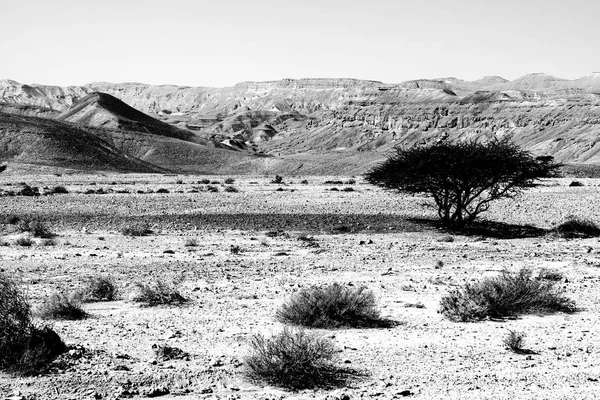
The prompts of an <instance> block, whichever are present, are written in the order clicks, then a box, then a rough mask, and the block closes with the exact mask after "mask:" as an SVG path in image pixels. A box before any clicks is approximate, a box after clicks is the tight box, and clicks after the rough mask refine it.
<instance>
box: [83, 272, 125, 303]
mask: <svg viewBox="0 0 600 400" xmlns="http://www.w3.org/2000/svg"><path fill="white" fill-rule="evenodd" d="M75 297H76V298H77V299H78V300H80V301H83V302H94V301H113V300H115V299H116V298H117V285H116V284H115V281H114V280H113V279H112V278H111V277H109V276H94V277H92V278H90V279H89V280H88V281H87V282H86V283H85V285H84V287H83V288H82V289H81V290H79V291H78V292H77V293H76V294H75Z"/></svg>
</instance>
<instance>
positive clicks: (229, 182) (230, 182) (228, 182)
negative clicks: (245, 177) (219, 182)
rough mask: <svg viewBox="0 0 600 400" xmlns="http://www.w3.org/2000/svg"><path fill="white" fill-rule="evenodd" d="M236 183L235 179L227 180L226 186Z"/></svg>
mask: <svg viewBox="0 0 600 400" xmlns="http://www.w3.org/2000/svg"><path fill="white" fill-rule="evenodd" d="M234 183H235V179H233V178H227V179H225V184H227V185H233V184H234Z"/></svg>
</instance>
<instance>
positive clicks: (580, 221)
mask: <svg viewBox="0 0 600 400" xmlns="http://www.w3.org/2000/svg"><path fill="white" fill-rule="evenodd" d="M554 232H556V233H557V234H558V235H560V236H562V237H565V238H579V237H596V236H600V228H599V227H598V225H596V224H595V223H594V222H592V221H590V220H589V219H584V218H580V217H577V216H575V215H569V216H568V217H567V218H566V219H565V221H564V222H563V223H562V224H560V225H558V226H557V227H556V228H554Z"/></svg>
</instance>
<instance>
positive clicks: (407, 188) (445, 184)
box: [365, 140, 560, 229]
mask: <svg viewBox="0 0 600 400" xmlns="http://www.w3.org/2000/svg"><path fill="white" fill-rule="evenodd" d="M394 151H395V152H394V153H393V154H392V155H391V156H390V157H389V158H388V159H387V160H385V161H383V162H382V163H381V164H379V165H377V166H376V167H374V168H373V169H372V170H370V171H369V172H367V173H366V174H365V179H366V180H367V181H368V182H369V183H371V184H374V185H378V186H381V187H383V188H385V189H390V190H396V191H398V192H405V193H413V194H414V193H426V194H428V195H430V196H431V197H432V198H433V200H434V201H435V203H436V205H437V208H438V215H439V217H440V219H441V221H442V223H443V224H444V225H445V226H446V227H448V228H451V229H463V228H465V227H466V226H467V225H469V224H470V223H471V222H473V220H475V218H477V216H478V215H479V214H481V213H482V212H484V211H486V210H487V209H488V208H489V206H490V203H491V202H492V201H494V200H498V199H501V198H512V197H514V196H516V195H517V194H519V193H520V192H521V191H522V190H523V189H525V188H527V187H531V186H533V184H534V182H535V181H536V180H537V179H540V178H548V177H552V176H556V173H557V170H558V168H559V167H560V164H555V163H553V162H552V159H551V158H546V157H539V158H537V159H536V158H534V157H533V156H532V155H531V153H529V152H527V151H525V150H522V149H521V148H520V147H518V146H517V145H515V144H514V143H512V142H510V141H508V140H492V141H490V142H487V143H479V142H461V143H450V142H447V141H442V142H439V143H435V144H431V145H423V146H415V147H411V148H402V147H396V148H395V150H394Z"/></svg>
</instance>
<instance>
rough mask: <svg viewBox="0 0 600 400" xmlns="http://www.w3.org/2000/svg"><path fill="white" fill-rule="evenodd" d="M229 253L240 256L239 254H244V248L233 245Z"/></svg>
mask: <svg viewBox="0 0 600 400" xmlns="http://www.w3.org/2000/svg"><path fill="white" fill-rule="evenodd" d="M229 252H230V253H231V254H235V255H238V254H241V253H242V248H241V247H240V246H237V245H233V244H232V245H231V246H230V247H229Z"/></svg>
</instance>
